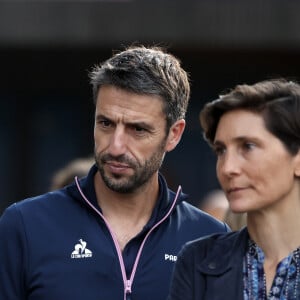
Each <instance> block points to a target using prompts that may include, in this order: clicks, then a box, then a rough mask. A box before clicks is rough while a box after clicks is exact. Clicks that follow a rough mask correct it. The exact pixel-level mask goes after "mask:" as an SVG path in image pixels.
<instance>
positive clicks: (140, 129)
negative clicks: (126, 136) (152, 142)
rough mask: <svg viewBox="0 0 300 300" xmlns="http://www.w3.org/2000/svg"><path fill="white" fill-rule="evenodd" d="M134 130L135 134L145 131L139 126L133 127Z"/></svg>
mask: <svg viewBox="0 0 300 300" xmlns="http://www.w3.org/2000/svg"><path fill="white" fill-rule="evenodd" d="M134 130H135V131H137V132H144V131H145V129H144V128H142V127H140V126H135V127H134Z"/></svg>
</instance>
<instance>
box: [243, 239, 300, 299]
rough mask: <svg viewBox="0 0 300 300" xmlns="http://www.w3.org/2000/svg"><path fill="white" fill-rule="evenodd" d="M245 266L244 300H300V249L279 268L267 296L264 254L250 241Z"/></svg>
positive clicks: (282, 262) (283, 261) (284, 260)
mask: <svg viewBox="0 0 300 300" xmlns="http://www.w3.org/2000/svg"><path fill="white" fill-rule="evenodd" d="M245 258H246V259H245V264H244V293H245V296H244V299H249V300H250V299H259V300H262V299H263V300H265V299H272V300H273V299H274V300H279V299H285V300H297V299H298V300H299V299H300V297H299V296H300V291H299V290H298V288H299V281H300V247H299V248H297V249H296V250H295V251H293V252H292V253H291V254H290V255H289V256H287V257H286V258H284V259H283V260H282V261H281V262H280V263H279V264H278V266H277V269H276V274H275V278H274V280H273V283H272V286H271V289H270V291H269V293H268V295H267V288H266V287H267V285H266V275H265V272H264V268H263V263H264V253H263V251H262V250H261V249H260V248H259V247H258V246H257V245H256V244H255V243H254V242H253V241H249V248H248V250H247V252H246V256H245Z"/></svg>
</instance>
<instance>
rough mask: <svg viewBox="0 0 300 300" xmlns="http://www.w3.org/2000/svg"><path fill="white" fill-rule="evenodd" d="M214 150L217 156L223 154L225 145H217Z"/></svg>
mask: <svg viewBox="0 0 300 300" xmlns="http://www.w3.org/2000/svg"><path fill="white" fill-rule="evenodd" d="M214 152H215V154H216V155H217V156H221V155H222V154H224V153H225V147H215V148H214Z"/></svg>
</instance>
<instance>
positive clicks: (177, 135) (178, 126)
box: [165, 119, 185, 152]
mask: <svg viewBox="0 0 300 300" xmlns="http://www.w3.org/2000/svg"><path fill="white" fill-rule="evenodd" d="M184 128H185V120H184V119H180V120H177V121H176V122H175V123H174V124H173V125H172V126H171V128H170V130H169V135H168V138H167V143H166V148H165V151H166V152H170V151H172V150H173V149H174V148H175V147H176V146H177V144H178V143H179V142H180V140H181V137H182V134H183V131H184Z"/></svg>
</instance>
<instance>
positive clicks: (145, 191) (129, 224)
mask: <svg viewBox="0 0 300 300" xmlns="http://www.w3.org/2000/svg"><path fill="white" fill-rule="evenodd" d="M94 184H95V191H96V197H97V202H98V204H99V206H100V208H101V210H102V213H103V215H104V217H105V219H106V220H107V222H108V223H109V225H110V226H111V228H112V230H113V232H114V234H115V235H116V237H117V239H118V242H119V245H120V247H121V249H122V250H123V249H124V247H125V245H126V244H127V243H128V241H129V240H131V239H132V238H133V237H135V236H136V235H137V234H138V233H139V232H140V231H141V230H142V229H143V227H144V226H145V225H146V224H147V222H148V221H149V219H150V217H151V215H152V212H153V209H154V207H155V204H156V201H157V199H158V194H159V184H158V178H157V176H156V177H154V178H152V179H151V181H150V182H149V183H148V184H147V185H145V186H143V188H141V189H139V190H138V191H135V192H133V193H129V194H123V193H117V192H114V191H112V190H110V189H109V188H108V187H107V186H106V185H105V184H104V182H103V180H102V178H101V176H100V174H99V172H97V173H96V175H95V178H94Z"/></svg>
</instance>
